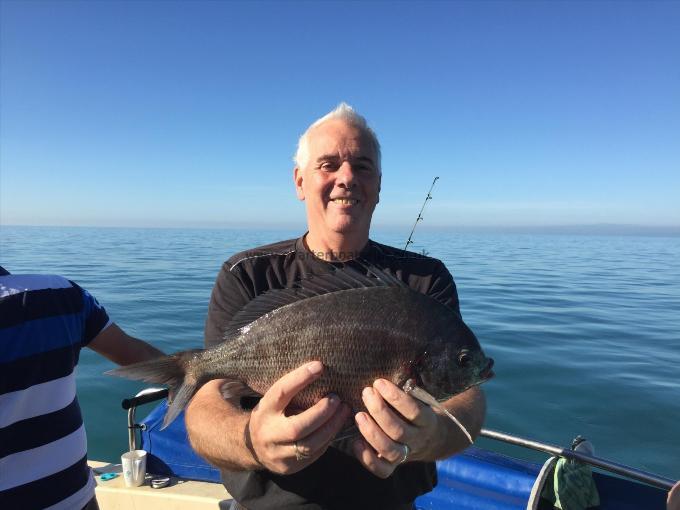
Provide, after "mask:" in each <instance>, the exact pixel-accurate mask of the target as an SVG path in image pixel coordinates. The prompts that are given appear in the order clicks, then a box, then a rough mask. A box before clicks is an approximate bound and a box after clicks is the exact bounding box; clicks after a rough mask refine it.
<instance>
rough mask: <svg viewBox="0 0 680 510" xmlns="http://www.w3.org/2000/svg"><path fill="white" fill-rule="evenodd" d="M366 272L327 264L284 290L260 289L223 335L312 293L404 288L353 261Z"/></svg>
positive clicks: (235, 332) (367, 265)
mask: <svg viewBox="0 0 680 510" xmlns="http://www.w3.org/2000/svg"><path fill="white" fill-rule="evenodd" d="M352 264H353V265H356V266H357V267H359V268H360V269H361V270H362V271H366V273H368V275H367V274H363V273H362V272H361V271H359V270H357V269H355V268H354V267H351V266H349V265H346V264H345V265H343V266H340V267H337V266H332V265H329V267H330V270H329V271H328V272H327V273H322V274H314V275H310V276H308V277H306V278H303V279H301V280H298V281H296V282H295V283H294V285H293V286H292V287H290V288H287V289H272V290H268V291H266V292H263V293H262V294H260V295H259V296H257V297H255V298H254V299H253V300H251V301H249V302H248V303H246V305H245V306H244V307H243V308H242V309H241V310H240V311H239V312H238V313H236V315H234V317H232V319H231V322H230V323H229V325H228V326H227V327H226V329H225V330H224V338H231V337H233V336H237V335H239V334H240V333H241V331H240V330H241V329H242V328H244V327H246V326H248V324H250V323H252V322H254V321H256V320H257V319H259V318H260V317H262V316H264V315H266V314H268V313H269V312H272V311H274V310H276V309H277V308H281V307H282V306H286V305H289V304H291V303H295V302H297V301H302V300H303V299H308V298H311V297H315V296H322V295H324V294H330V293H332V292H338V291H341V290H350V289H365V288H370V287H408V285H406V284H405V283H404V282H402V281H401V280H399V279H398V278H397V277H395V276H393V275H391V274H389V273H387V272H385V271H383V270H382V269H379V268H377V267H375V266H373V265H372V264H370V263H368V262H365V261H363V260H358V261H353V262H352Z"/></svg>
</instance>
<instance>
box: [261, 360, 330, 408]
mask: <svg viewBox="0 0 680 510" xmlns="http://www.w3.org/2000/svg"><path fill="white" fill-rule="evenodd" d="M321 372H323V364H322V363H321V362H320V361H312V362H311V363H306V364H304V365H302V366H301V367H298V368H296V369H295V370H293V371H292V372H288V373H287V374H285V375H284V376H283V377H281V378H280V379H279V380H278V381H276V382H275V383H274V384H272V386H271V387H270V388H269V389H268V390H267V391H266V393H265V394H264V395H263V396H262V399H261V400H260V403H259V405H260V408H261V409H270V410H272V411H275V412H283V410H284V409H285V408H286V407H288V404H290V401H291V400H293V398H294V397H295V395H297V394H298V393H300V392H301V391H302V390H303V389H305V388H306V387H307V386H309V385H310V384H312V383H313V382H314V381H316V380H317V379H318V378H319V376H320V375H321Z"/></svg>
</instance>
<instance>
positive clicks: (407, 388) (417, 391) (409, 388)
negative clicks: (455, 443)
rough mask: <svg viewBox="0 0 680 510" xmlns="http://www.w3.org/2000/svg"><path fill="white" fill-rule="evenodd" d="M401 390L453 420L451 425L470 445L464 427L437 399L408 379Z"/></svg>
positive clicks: (469, 438)
mask: <svg viewBox="0 0 680 510" xmlns="http://www.w3.org/2000/svg"><path fill="white" fill-rule="evenodd" d="M402 389H403V390H404V392H405V393H407V394H409V395H411V396H412V397H413V398H415V399H418V400H420V401H421V402H423V403H424V404H427V405H429V406H431V407H433V408H435V409H439V410H440V411H441V412H443V413H444V414H445V415H446V416H448V417H449V418H451V420H453V423H455V424H456V425H457V426H458V428H459V429H460V430H461V431H462V432H463V434H465V437H467V439H468V441H470V444H472V443H473V442H474V441H473V440H472V436H471V435H470V433H469V432H468V430H467V429H466V428H465V426H464V425H463V424H462V423H461V422H460V421H459V420H458V418H456V417H455V416H454V415H453V414H451V413H450V412H449V410H448V409H446V408H445V407H444V406H443V405H442V404H441V402H439V401H437V399H436V398H434V397H433V396H432V395H430V394H429V393H428V392H427V391H425V390H424V389H422V388H421V387H420V386H416V384H415V381H414V380H413V379H409V380H408V381H406V382H405V383H404V385H403V386H402Z"/></svg>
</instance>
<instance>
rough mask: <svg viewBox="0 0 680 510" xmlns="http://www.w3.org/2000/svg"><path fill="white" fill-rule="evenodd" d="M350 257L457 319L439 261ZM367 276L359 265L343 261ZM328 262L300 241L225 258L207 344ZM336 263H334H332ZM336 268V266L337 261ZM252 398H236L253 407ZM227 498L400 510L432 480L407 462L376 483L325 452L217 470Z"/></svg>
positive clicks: (386, 255)
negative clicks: (298, 461) (283, 468)
mask: <svg viewBox="0 0 680 510" xmlns="http://www.w3.org/2000/svg"><path fill="white" fill-rule="evenodd" d="M352 255H356V256H355V257H353V258H356V259H360V260H361V261H363V262H366V263H368V264H370V265H374V266H375V267H377V268H379V269H382V270H384V271H385V272H387V273H389V274H392V275H394V276H395V277H397V278H398V279H399V280H401V281H403V282H405V283H406V284H408V286H409V287H411V288H412V289H414V290H417V291H419V292H422V293H423V294H427V295H429V296H432V297H433V298H436V299H437V300H439V301H441V302H442V303H444V304H445V305H447V306H448V307H450V308H451V310H452V313H456V314H458V315H460V310H459V304H458V294H457V292H456V286H455V283H454V281H453V278H452V276H451V274H450V273H449V271H448V270H447V269H446V267H445V266H444V264H443V263H442V262H441V261H439V260H437V259H434V258H431V257H426V256H424V255H420V254H417V253H412V252H408V251H404V250H401V249H398V248H393V247H390V246H386V245H383V244H379V243H376V242H374V241H370V240H369V242H368V243H367V245H366V247H365V248H364V249H363V250H362V251H361V253H359V254H352ZM345 264H347V265H351V266H352V267H354V268H355V269H358V270H362V271H364V272H365V267H364V266H363V265H361V264H355V263H353V262H346V263H345ZM329 265H330V264H329V263H328V262H325V261H323V260H321V259H319V258H317V257H316V256H315V255H314V254H313V253H311V252H310V251H309V250H308V249H307V248H306V247H305V245H304V242H303V238H299V239H291V240H287V241H281V242H278V243H274V244H270V245H266V246H262V247H259V248H255V249H252V250H248V251H245V252H241V253H239V254H237V255H234V256H233V257H231V258H230V259H229V260H228V261H227V262H225V263H224V264H223V266H222V269H221V271H220V273H219V274H218V276H217V280H216V282H215V286H214V288H213V292H212V296H211V299H210V306H209V310H208V317H207V320H206V325H205V346H206V347H213V346H215V345H217V344H219V343H221V342H222V341H223V336H224V335H223V332H224V331H225V330H226V329H227V326H228V325H229V323H230V322H231V320H232V318H233V317H234V316H235V315H236V314H237V313H238V312H239V311H240V310H241V309H242V308H243V307H244V306H245V305H246V304H247V303H248V302H249V301H250V300H252V299H254V298H255V297H256V296H258V295H260V294H262V293H263V292H266V291H268V290H271V289H283V288H290V287H293V286H294V285H295V284H296V282H298V281H299V280H301V279H304V278H307V277H308V276H310V275H318V274H324V273H327V272H328V271H329V270H331V268H330V267H329ZM334 265H338V264H334ZM339 265H342V263H339ZM254 404H255V402H254V401H253V399H245V398H244V399H242V405H243V407H245V408H252V407H253V406H254ZM222 480H223V482H224V486H225V487H226V488H227V490H228V491H229V493H230V494H231V495H232V496H233V497H234V499H235V500H236V501H238V502H239V503H240V504H241V505H243V506H244V507H245V508H248V509H249V510H269V509H272V510H273V509H277V510H285V509H301V508H304V509H309V510H317V509H318V510H321V509H335V508H353V509H360V508H372V509H374V508H381V509H393V510H397V509H399V510H401V509H403V508H408V507H409V505H411V504H412V502H413V501H414V500H415V498H416V497H418V496H420V495H421V494H425V493H427V492H429V491H431V490H432V489H433V488H434V486H435V485H436V483H437V472H436V467H435V464H434V463H433V462H409V463H406V464H404V465H402V466H399V467H398V468H397V469H396V470H395V471H394V473H393V474H392V476H390V477H389V478H387V479H380V478H378V477H376V476H375V475H373V474H372V473H370V472H369V471H368V470H366V469H365V468H364V467H363V466H362V465H361V464H360V463H359V462H358V461H357V460H356V459H355V458H354V457H351V456H349V455H347V454H346V453H343V452H341V451H339V450H337V449H335V448H329V449H328V450H327V451H326V453H325V454H324V455H322V456H321V457H320V458H319V459H318V460H317V461H316V462H315V463H313V464H311V465H309V466H308V467H307V468H305V469H303V470H302V471H299V472H298V473H294V474H292V475H278V474H275V473H271V472H269V471H266V470H258V471H229V470H224V469H223V470H222Z"/></svg>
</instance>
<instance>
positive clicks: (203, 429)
mask: <svg viewBox="0 0 680 510" xmlns="http://www.w3.org/2000/svg"><path fill="white" fill-rule="evenodd" d="M222 382H223V380H221V379H217V380H213V381H209V382H208V383H206V384H205V385H204V386H203V387H202V388H201V389H199V390H198V392H197V393H196V395H194V397H193V398H192V399H191V402H189V405H188V407H187V409H186V414H185V415H184V416H185V418H184V419H185V422H186V427H187V434H188V435H189V441H190V442H191V446H192V447H193V449H194V450H195V451H196V453H198V454H199V455H200V456H201V457H203V458H205V459H206V460H207V461H208V462H210V463H211V464H213V465H215V466H218V467H221V468H225V469H231V470H239V471H240V470H254V469H259V468H260V465H259V464H258V462H257V461H256V460H255V458H254V457H253V454H252V452H251V451H250V450H249V449H248V448H247V446H246V443H245V436H246V427H247V426H248V422H249V420H250V412H246V411H243V410H242V409H241V408H240V406H239V405H238V403H237V402H236V403H235V402H233V401H228V400H224V399H223V398H222V394H221V392H220V386H221V385H222Z"/></svg>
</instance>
